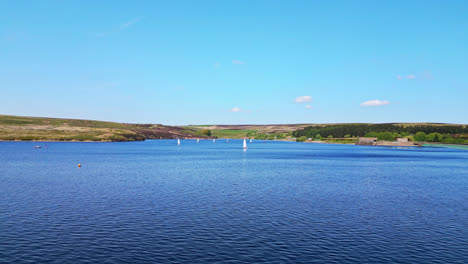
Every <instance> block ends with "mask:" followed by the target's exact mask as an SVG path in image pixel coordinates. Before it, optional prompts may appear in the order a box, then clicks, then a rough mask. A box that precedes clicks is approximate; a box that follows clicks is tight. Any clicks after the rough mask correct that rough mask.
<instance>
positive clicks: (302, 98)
mask: <svg viewBox="0 0 468 264" xmlns="http://www.w3.org/2000/svg"><path fill="white" fill-rule="evenodd" d="M294 102H296V103H307V102H312V96H310V95H304V96H299V97H296V100H294Z"/></svg>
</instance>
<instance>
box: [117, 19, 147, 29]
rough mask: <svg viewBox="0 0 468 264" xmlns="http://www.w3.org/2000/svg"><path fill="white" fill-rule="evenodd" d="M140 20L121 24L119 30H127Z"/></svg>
mask: <svg viewBox="0 0 468 264" xmlns="http://www.w3.org/2000/svg"><path fill="white" fill-rule="evenodd" d="M141 19H142V17H136V18H134V19H132V20H130V21H128V22H126V23H123V24H122V25H120V29H121V30H122V29H126V28H129V27H131V26H133V25H134V24H136V23H138V22H139V21H140V20H141Z"/></svg>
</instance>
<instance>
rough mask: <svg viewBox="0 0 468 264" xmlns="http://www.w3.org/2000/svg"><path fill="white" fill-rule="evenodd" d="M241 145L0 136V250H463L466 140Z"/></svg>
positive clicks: (430, 254) (79, 253)
mask: <svg viewBox="0 0 468 264" xmlns="http://www.w3.org/2000/svg"><path fill="white" fill-rule="evenodd" d="M247 144H248V149H247V150H246V151H244V150H243V141H242V140H229V142H226V140H223V139H218V140H216V142H215V143H213V141H212V140H200V142H199V143H197V142H196V140H181V144H180V145H177V140H148V141H142V142H126V143H86V142H47V148H44V147H43V148H34V146H36V145H41V146H42V145H45V143H43V142H0V262H1V263H24V262H30V263H467V262H468V151H466V150H460V149H448V148H437V147H402V148H393V147H375V146H355V145H331V144H308V143H296V142H279V141H278V142H276V141H266V142H264V141H259V140H254V141H253V142H252V143H249V142H248V143H247ZM78 164H81V167H78Z"/></svg>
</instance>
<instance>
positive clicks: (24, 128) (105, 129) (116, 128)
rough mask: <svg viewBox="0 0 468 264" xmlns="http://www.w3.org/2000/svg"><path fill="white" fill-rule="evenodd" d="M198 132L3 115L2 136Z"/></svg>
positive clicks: (93, 137)
mask: <svg viewBox="0 0 468 264" xmlns="http://www.w3.org/2000/svg"><path fill="white" fill-rule="evenodd" d="M196 133H197V131H196V130H189V129H182V128H179V127H170V126H163V125H152V124H150V125H146V124H142V125H140V124H123V123H116V122H104V121H94V120H79V119H61V118H42V117H22V116H8V115H0V140H66V141H132V140H144V139H151V138H161V137H162V138H177V137H180V138H185V137H192V136H194V135H195V134H196Z"/></svg>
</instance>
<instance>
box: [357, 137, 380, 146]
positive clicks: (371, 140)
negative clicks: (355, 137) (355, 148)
mask: <svg viewBox="0 0 468 264" xmlns="http://www.w3.org/2000/svg"><path fill="white" fill-rule="evenodd" d="M375 144H377V138H376V137H360V138H359V141H358V145H375Z"/></svg>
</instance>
